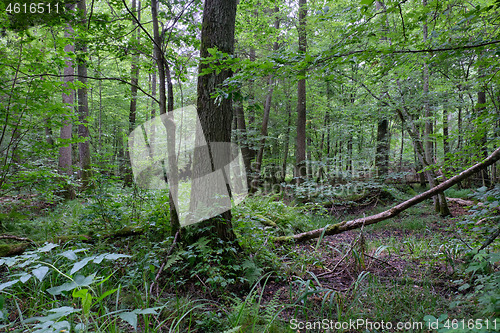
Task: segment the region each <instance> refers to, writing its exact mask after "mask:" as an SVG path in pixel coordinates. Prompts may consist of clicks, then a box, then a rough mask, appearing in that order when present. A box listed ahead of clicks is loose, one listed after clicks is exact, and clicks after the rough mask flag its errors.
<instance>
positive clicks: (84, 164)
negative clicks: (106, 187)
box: [76, 0, 91, 188]
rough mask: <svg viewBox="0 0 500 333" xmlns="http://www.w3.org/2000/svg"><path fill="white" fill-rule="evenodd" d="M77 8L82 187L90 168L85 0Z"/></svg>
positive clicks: (87, 182) (88, 175)
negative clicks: (81, 35)
mask: <svg viewBox="0 0 500 333" xmlns="http://www.w3.org/2000/svg"><path fill="white" fill-rule="evenodd" d="M77 8H78V11H79V15H80V27H79V28H80V31H81V33H82V34H84V36H83V37H79V38H78V39H77V41H76V49H77V50H76V51H77V59H76V61H77V66H78V81H80V83H81V85H80V86H79V87H78V92H77V93H78V122H79V124H78V137H79V138H80V139H81V140H82V141H80V142H78V153H79V158H80V169H81V171H80V178H81V180H82V186H83V188H87V187H88V186H89V182H90V177H91V169H90V133H89V128H88V126H89V124H88V121H87V118H88V116H89V102H88V94H87V61H86V59H85V58H86V57H87V43H86V41H85V40H84V39H85V38H87V36H85V34H86V29H85V27H86V23H87V21H86V18H87V6H86V5H85V0H80V1H79V2H78V3H77Z"/></svg>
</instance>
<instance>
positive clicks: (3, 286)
mask: <svg viewBox="0 0 500 333" xmlns="http://www.w3.org/2000/svg"><path fill="white" fill-rule="evenodd" d="M18 282H19V279H16V280H14V281H8V282H5V283H2V284H0V291H1V290H4V289H5V288H8V287H10V286H13V285H15V284H16V283H18Z"/></svg>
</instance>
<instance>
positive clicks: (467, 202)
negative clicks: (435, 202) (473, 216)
mask: <svg viewBox="0 0 500 333" xmlns="http://www.w3.org/2000/svg"><path fill="white" fill-rule="evenodd" d="M446 200H448V201H449V202H454V203H457V204H459V205H462V206H474V205H475V204H476V203H475V202H474V201H472V200H464V199H460V198H448V197H446ZM481 205H482V203H481V202H480V203H479V206H481Z"/></svg>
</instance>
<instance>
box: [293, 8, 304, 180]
mask: <svg viewBox="0 0 500 333" xmlns="http://www.w3.org/2000/svg"><path fill="white" fill-rule="evenodd" d="M306 16H307V0H299V25H298V27H297V30H298V35H299V53H300V54H301V55H305V53H306V50H307V36H306V35H307V34H306ZM299 76H300V77H302V78H301V79H300V80H299V82H298V84H297V146H296V149H297V150H296V155H295V177H297V181H298V182H299V183H300V182H301V181H303V179H304V177H305V176H306V165H305V160H306V120H307V118H306V79H305V76H306V71H305V69H302V70H300V71H299Z"/></svg>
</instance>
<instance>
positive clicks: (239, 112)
mask: <svg viewBox="0 0 500 333" xmlns="http://www.w3.org/2000/svg"><path fill="white" fill-rule="evenodd" d="M234 113H235V116H236V128H237V129H238V133H239V144H240V147H241V154H242V155H243V163H244V164H245V171H246V174H247V186H248V188H249V189H250V190H251V186H250V185H251V184H250V183H251V181H252V151H251V149H250V147H249V146H248V135H247V125H246V122H245V112H244V110H243V104H242V103H241V102H239V103H238V105H236V106H235V107H234Z"/></svg>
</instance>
